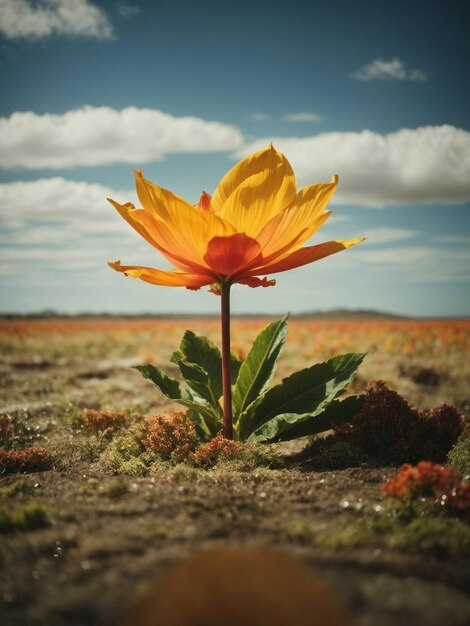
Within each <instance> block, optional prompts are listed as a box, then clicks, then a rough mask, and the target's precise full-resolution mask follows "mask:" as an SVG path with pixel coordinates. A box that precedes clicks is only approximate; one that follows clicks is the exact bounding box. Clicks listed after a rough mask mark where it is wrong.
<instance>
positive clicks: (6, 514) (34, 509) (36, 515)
mask: <svg viewBox="0 0 470 626" xmlns="http://www.w3.org/2000/svg"><path fill="white" fill-rule="evenodd" d="M50 523H51V522H50V512H49V510H48V509H47V508H46V507H45V506H43V505H42V504H40V503H37V502H30V503H29V504H26V505H24V506H21V507H19V508H18V509H16V510H14V511H10V510H6V509H1V508H0V533H9V532H14V531H17V530H23V531H27V530H36V529H38V528H44V527H45V526H49V524H50Z"/></svg>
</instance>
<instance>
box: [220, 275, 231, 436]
mask: <svg viewBox="0 0 470 626" xmlns="http://www.w3.org/2000/svg"><path fill="white" fill-rule="evenodd" d="M230 287H231V285H230V283H222V285H221V294H220V295H221V316H220V317H221V322H222V393H223V398H224V437H225V438H226V439H233V426H232V380H231V372H230Z"/></svg>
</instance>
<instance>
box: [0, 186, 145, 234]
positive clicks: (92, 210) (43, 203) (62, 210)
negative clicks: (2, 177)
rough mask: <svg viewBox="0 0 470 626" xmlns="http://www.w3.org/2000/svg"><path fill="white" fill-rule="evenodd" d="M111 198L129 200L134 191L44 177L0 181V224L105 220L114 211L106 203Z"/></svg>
mask: <svg viewBox="0 0 470 626" xmlns="http://www.w3.org/2000/svg"><path fill="white" fill-rule="evenodd" d="M107 197H112V198H114V199H115V200H117V201H118V202H125V201H128V200H132V198H133V197H134V192H133V191H116V190H114V189H111V188H110V187H106V186H105V185H99V184H91V183H85V182H77V181H72V180H65V179H64V178H60V177H58V176H57V177H54V178H43V179H40V180H34V181H17V182H14V183H3V184H0V206H2V207H3V208H2V213H1V214H0V224H2V223H3V225H7V226H11V224H12V222H13V225H16V227H17V228H21V227H22V226H23V225H24V223H25V222H27V221H35V220H37V221H40V222H41V223H42V224H43V225H44V222H45V221H47V222H56V221H64V222H71V221H72V222H73V223H74V224H75V223H77V222H78V223H81V222H86V221H87V220H93V222H94V223H99V222H100V221H101V220H103V221H105V220H106V219H107V218H109V215H110V209H111V213H112V211H113V210H114V209H113V208H112V207H111V205H110V204H109V203H108V202H106V198H107Z"/></svg>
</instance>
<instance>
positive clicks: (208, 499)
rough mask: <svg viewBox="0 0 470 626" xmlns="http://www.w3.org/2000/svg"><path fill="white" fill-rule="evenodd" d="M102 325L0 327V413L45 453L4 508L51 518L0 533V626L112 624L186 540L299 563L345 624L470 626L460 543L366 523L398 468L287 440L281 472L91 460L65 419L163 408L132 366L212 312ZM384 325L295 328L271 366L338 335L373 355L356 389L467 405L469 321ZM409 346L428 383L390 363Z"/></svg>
mask: <svg viewBox="0 0 470 626" xmlns="http://www.w3.org/2000/svg"><path fill="white" fill-rule="evenodd" d="M250 323H251V322H250ZM253 323H254V322H253ZM100 324H101V322H100ZM113 324H114V326H113V325H111V324H107V323H106V324H105V323H104V322H103V323H102V324H101V326H99V327H98V328H95V327H94V326H93V327H92V326H91V324H87V325H83V324H82V326H79V325H78V323H77V327H76V328H75V327H74V325H73V324H72V322H70V323H69V324H68V325H67V324H66V323H64V325H63V326H61V327H60V328H57V326H55V327H51V328H48V329H47V333H46V332H45V330H44V329H43V328H39V327H33V326H30V327H25V328H23V327H21V328H19V329H18V330H17V331H15V332H16V333H17V334H16V335H15V333H14V332H11V330H8V333H7V334H6V335H5V336H3V337H0V341H1V345H2V352H3V353H4V355H6V356H4V357H3V360H2V363H1V371H0V374H1V376H0V378H1V379H2V384H0V402H1V405H2V407H1V412H6V413H8V414H9V415H11V416H12V418H14V419H15V420H18V421H20V422H21V423H22V424H23V426H24V428H23V430H22V435H21V436H22V437H23V438H24V446H25V447H26V446H29V445H36V446H42V447H46V448H49V449H51V450H55V451H56V454H57V463H56V468H55V469H53V470H50V471H45V472H42V473H36V474H28V475H24V476H23V475H10V476H2V477H0V507H3V508H4V509H6V510H11V511H15V510H17V509H19V508H20V507H23V506H28V505H30V504H34V503H37V504H38V506H39V505H40V506H41V507H43V509H42V510H45V511H47V516H46V517H47V522H48V525H44V526H41V527H36V528H34V529H30V530H24V529H22V530H21V529H20V530H17V531H16V532H9V533H5V534H2V535H0V600H1V603H0V622H1V623H2V624H5V625H6V626H44V624H47V625H48V626H106V625H107V624H115V623H116V619H117V618H118V617H119V616H121V615H122V612H123V610H124V609H125V608H126V607H127V606H128V605H129V604H130V603H132V602H133V600H134V599H135V598H136V597H137V596H138V594H139V593H140V592H141V591H142V590H143V589H144V588H145V587H146V585H148V583H149V582H150V580H151V579H153V578H154V577H155V576H156V575H158V574H159V573H162V572H164V571H167V570H168V568H169V567H171V566H172V565H173V564H174V563H177V562H178V561H180V560H181V559H184V558H185V557H186V556H188V555H189V554H192V553H194V552H196V551H198V550H203V549H206V548H209V547H211V546H217V545H226V544H236V545H240V544H241V545H247V544H249V545H251V544H260V545H263V546H268V547H271V548H273V549H276V550H280V551H282V552H285V553H287V554H290V555H293V556H295V557H297V558H299V559H300V560H301V561H303V562H304V563H306V564H308V565H309V566H311V567H312V568H314V569H315V570H316V571H317V572H318V573H319V574H320V576H321V577H322V579H324V580H325V582H326V583H328V584H329V585H330V586H331V587H332V588H333V589H334V590H335V592H336V593H337V594H338V595H339V597H340V598H341V599H342V600H343V602H344V604H345V605H346V606H347V607H348V609H349V611H350V612H351V614H352V616H353V618H354V620H353V623H354V626H376V625H377V624H380V626H396V624H400V625H401V626H416V625H417V624H419V626H449V625H452V626H464V625H466V624H468V623H470V598H469V596H468V592H467V590H468V588H469V586H470V573H469V572H468V566H467V562H468V561H466V560H465V554H464V551H463V547H462V552H461V554H459V553H458V552H456V551H455V550H454V551H453V552H452V553H446V552H445V551H444V552H442V551H441V552H439V551H433V550H429V549H422V548H419V549H418V548H417V547H416V548H413V547H410V546H409V545H408V546H405V544H404V543H400V541H399V538H398V536H397V537H394V536H392V535H390V534H389V533H387V532H382V533H380V532H369V530H370V529H369V527H368V524H369V521H370V520H375V521H377V520H378V521H379V522H380V519H381V516H383V515H385V508H384V501H383V499H382V496H381V494H380V490H379V487H380V485H381V484H383V483H384V482H385V481H386V480H388V479H389V478H390V477H391V476H392V475H393V474H394V473H395V472H396V468H379V469H364V468H357V469H345V470H341V471H328V472H315V471H309V470H308V468H306V467H302V465H298V464H297V465H295V464H293V462H292V461H290V460H289V456H290V455H291V454H293V453H295V452H297V451H298V449H299V446H301V445H302V444H298V443H294V444H288V445H286V446H285V447H284V449H283V453H284V457H283V458H284V459H285V461H284V462H285V463H286V464H285V465H284V466H283V467H281V468H280V469H257V470H253V471H250V472H235V471H232V470H230V469H219V470H210V471H204V470H197V469H194V468H188V467H185V466H182V467H176V468H173V469H171V468H169V469H168V471H161V472H159V473H157V474H156V475H153V476H148V477H145V478H143V477H133V476H118V475H113V474H112V473H110V472H109V471H106V470H105V469H104V468H103V466H102V465H100V464H99V462H98V460H97V459H98V458H99V452H100V449H101V448H100V446H101V445H102V443H103V442H99V441H98V438H97V437H95V436H94V435H88V436H86V435H85V434H84V433H83V430H80V429H79V428H78V427H77V426H76V425H75V424H76V422H77V417H79V416H80V415H81V414H82V412H83V409H84V408H88V409H91V408H96V409H101V408H112V409H115V410H123V409H125V410H126V411H128V412H132V411H136V412H142V413H144V414H146V415H152V414H158V413H161V412H162V410H164V409H165V408H167V406H168V405H167V403H166V402H165V401H164V399H163V398H162V397H161V396H159V395H158V393H157V392H156V391H155V389H154V388H153V387H152V385H150V384H149V383H148V382H147V381H145V380H144V379H143V378H142V377H141V376H140V375H139V374H138V373H137V372H136V371H135V370H132V369H130V366H132V365H135V364H138V363H143V362H146V361H152V362H155V363H156V364H157V365H159V366H160V367H163V368H166V367H167V364H168V357H169V355H171V353H172V351H173V350H175V349H176V348H177V346H178V342H179V339H180V337H181V335H182V330H184V328H186V327H191V328H194V327H196V329H197V330H198V332H200V333H201V334H208V335H209V336H211V337H213V338H214V339H215V340H217V337H218V325H217V324H215V323H213V321H208V322H203V321H200V320H199V321H197V322H195V324H192V323H191V322H190V321H188V320H185V321H184V322H182V323H181V324H180V326H181V327H179V326H178V322H177V320H176V321H172V322H171V324H170V323H169V322H158V323H156V322H154V321H150V322H145V324H144V323H143V322H139V324H140V325H138V324H137V323H129V324H128V323H127V322H126V323H124V322H120V324H121V326H119V328H118V327H117V326H116V324H115V323H114V322H113ZM196 324H197V325H199V326H201V328H198V326H197V325H196ZM244 324H245V322H244V321H242V320H240V321H237V322H236V324H234V333H233V337H234V344H235V347H237V349H239V350H240V351H243V350H244V351H245V353H246V346H247V345H249V344H248V342H247V340H246V337H248V339H249V340H251V339H252V337H253V336H254V335H255V334H256V332H257V331H258V330H259V328H256V329H254V330H253V329H252V328H251V327H250V328H249V332H248V331H247V330H246V328H247V327H248V326H246V327H245V326H244ZM256 324H258V326H259V325H261V326H262V325H264V323H261V322H256ZM256 324H255V325H256ZM296 324H297V325H296ZM394 324H395V325H396V328H395V326H393V325H390V327H384V325H383V324H382V323H380V324H378V325H368V326H364V325H363V324H362V323H361V324H358V325H357V326H354V328H353V327H352V326H347V327H345V326H344V324H342V325H341V324H338V325H337V326H336V327H331V329H329V327H327V326H326V325H325V326H324V327H323V326H322V327H321V328H317V327H316V326H312V325H311V324H310V323H309V322H305V324H301V323H300V322H297V323H293V324H292V330H291V334H292V336H291V338H290V340H289V342H288V344H287V349H286V353H285V357H284V360H283V361H282V362H280V367H279V369H278V374H277V377H278V379H279V378H280V377H282V376H285V375H287V374H288V373H290V372H292V371H294V370H296V369H300V368H301V367H305V366H307V365H310V364H311V363H312V362H314V361H319V360H322V358H326V357H328V356H330V355H331V352H330V351H331V350H332V348H331V346H332V345H333V343H332V342H333V341H336V344H335V352H339V351H366V350H369V355H368V357H367V359H366V362H365V363H364V367H363V368H361V374H360V376H361V378H360V379H357V381H356V386H357V389H360V390H362V389H363V388H364V386H365V385H366V383H367V381H369V380H370V379H371V378H378V377H380V378H383V379H385V380H386V381H387V382H388V383H389V384H390V385H391V386H392V387H393V388H395V389H397V390H398V391H399V392H400V393H402V394H403V395H404V396H405V397H406V398H407V399H408V400H409V401H410V403H411V404H412V405H415V406H417V407H418V408H419V409H422V410H424V409H427V408H429V407H431V406H436V405H438V404H440V403H443V402H448V403H452V404H455V405H456V406H457V407H458V408H459V409H460V410H462V411H464V412H465V411H466V410H467V409H468V407H469V401H468V385H467V381H468V359H467V358H466V353H467V347H468V328H467V326H465V325H462V323H459V324H457V323H456V324H457V325H456V326H455V328H453V329H450V330H446V328H447V327H446V328H444V327H441V326H439V325H436V326H432V327H430V326H429V324H428V325H427V326H426V325H425V326H423V330H422V332H421V330H420V328H421V327H418V326H417V325H416V323H414V324H415V325H414V326H412V330H413V333H414V334H412V333H411V331H410V332H409V334H408V335H406V333H405V332H404V330H403V329H404V326H403V324H402V323H401V322H400V323H399V322H396V323H395V322H394ZM423 324H424V323H423ZM204 325H205V326H204ZM159 326H160V327H159ZM410 328H411V327H410ZM430 328H431V331H430V330H429V329H430ZM449 328H450V327H449ZM20 331H21V333H20ZM418 331H419V332H418ZM328 333H330V334H328ZM443 342H444V343H445V345H446V346H447V347H446V350H442V349H441V346H442V345H443ZM340 344H341V345H340ZM384 346H385V347H384ZM410 346H411V347H410ZM409 349H410V350H411V349H413V350H415V351H416V350H418V351H420V354H422V355H425V357H426V359H424V357H423V362H426V363H428V356H429V355H431V356H430V357H429V367H431V368H433V370H435V371H436V372H444V373H445V376H444V377H442V378H441V379H440V380H439V382H438V384H436V385H434V384H432V385H431V384H420V383H417V382H413V380H412V379H411V378H410V377H408V376H404V375H403V374H402V373H400V369H399V368H400V363H403V362H404V356H403V355H404V354H407V352H406V351H407V350H409ZM322 351H324V352H322ZM38 354H39V355H41V356H40V360H39V361H38V360H37V355H38ZM420 358H421V357H420ZM35 359H36V360H35ZM19 363H20V364H21V365H20V366H19V367H18V364H19ZM31 363H32V366H31V367H30V366H28V367H27V365H28V364H31ZM46 364H47V365H46ZM172 375H175V372H172ZM18 445H20V444H18ZM103 445H104V444H103ZM379 525H380V524H379ZM314 612H315V607H314V606H312V614H313V613H314Z"/></svg>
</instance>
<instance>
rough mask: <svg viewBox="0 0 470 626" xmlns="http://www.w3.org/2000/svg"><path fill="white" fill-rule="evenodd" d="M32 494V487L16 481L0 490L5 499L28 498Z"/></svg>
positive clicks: (21, 481) (24, 482)
mask: <svg viewBox="0 0 470 626" xmlns="http://www.w3.org/2000/svg"><path fill="white" fill-rule="evenodd" d="M32 493H34V487H33V485H31V484H30V483H27V482H26V481H24V480H16V481H15V482H14V483H11V485H8V486H7V487H2V489H0V494H1V495H3V496H6V497H7V498H16V497H21V496H29V495H31V494H32Z"/></svg>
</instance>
